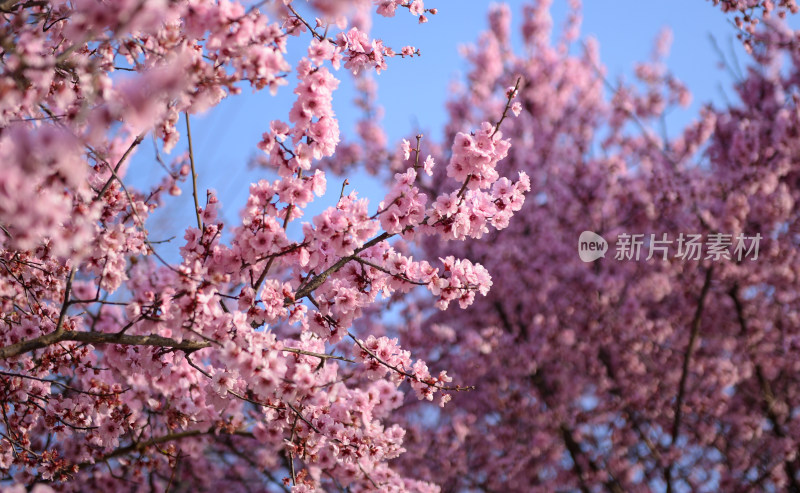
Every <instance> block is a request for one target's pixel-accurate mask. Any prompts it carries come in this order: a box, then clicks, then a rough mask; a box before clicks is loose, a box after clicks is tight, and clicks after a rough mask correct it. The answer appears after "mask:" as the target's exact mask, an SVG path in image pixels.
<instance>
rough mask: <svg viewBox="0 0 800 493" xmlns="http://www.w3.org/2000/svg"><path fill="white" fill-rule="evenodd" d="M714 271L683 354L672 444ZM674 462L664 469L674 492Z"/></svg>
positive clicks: (708, 272)
mask: <svg viewBox="0 0 800 493" xmlns="http://www.w3.org/2000/svg"><path fill="white" fill-rule="evenodd" d="M713 272H714V267H713V266H712V267H709V268H708V270H706V277H705V280H704V281H703V287H702V289H701V290H700V299H699V300H698V302H697V309H696V310H695V312H694V318H693V319H692V326H691V333H690V334H689V344H688V345H687V346H686V351H685V352H684V354H683V367H682V368H681V379H680V382H679V383H678V396H677V397H676V399H675V417H674V419H673V421H672V433H671V444H672V445H675V441H676V440H677V439H678V433H679V431H680V426H681V418H682V417H683V409H682V407H683V400H684V398H685V396H686V381H687V380H688V378H689V363H690V361H691V359H692V354H693V353H694V348H695V346H696V345H697V339H698V337H699V335H700V321H701V319H702V318H703V308H704V306H705V302H706V297H707V296H708V291H709V288H710V287H711V275H712V273H713ZM673 466H674V463H670V464H669V466H667V468H666V469H665V470H664V480H665V482H666V483H667V493H672V467H673Z"/></svg>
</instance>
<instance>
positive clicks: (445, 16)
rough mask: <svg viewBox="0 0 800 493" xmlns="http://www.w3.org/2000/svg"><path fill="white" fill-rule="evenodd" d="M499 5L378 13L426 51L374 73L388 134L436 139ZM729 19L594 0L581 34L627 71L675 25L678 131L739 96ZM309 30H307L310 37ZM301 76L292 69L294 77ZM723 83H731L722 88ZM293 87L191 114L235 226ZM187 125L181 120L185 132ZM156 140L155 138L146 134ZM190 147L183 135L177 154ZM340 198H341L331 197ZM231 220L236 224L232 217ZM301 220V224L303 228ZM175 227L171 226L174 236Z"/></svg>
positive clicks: (141, 154) (182, 200) (460, 0)
mask: <svg viewBox="0 0 800 493" xmlns="http://www.w3.org/2000/svg"><path fill="white" fill-rule="evenodd" d="M491 3H492V2H489V1H484V0H426V7H428V8H432V7H436V8H437V9H438V10H439V14H438V15H436V16H431V17H430V22H428V23H427V24H422V25H420V24H417V22H416V18H414V17H412V16H410V15H408V13H407V12H405V11H404V10H403V11H402V12H401V11H400V10H398V15H397V16H396V17H394V18H391V19H384V18H381V17H376V18H375V19H374V24H373V29H372V33H373V36H375V37H378V38H382V39H383V40H384V42H385V44H386V45H388V46H392V47H395V48H399V47H402V46H403V45H407V44H412V45H414V46H416V47H417V48H419V49H420V50H421V52H422V56H421V57H415V58H412V59H400V58H396V59H391V60H389V69H388V70H387V71H385V72H383V73H382V74H381V75H379V76H378V77H377V82H378V84H379V102H380V104H381V105H382V106H383V107H384V109H385V116H384V118H383V124H384V128H385V129H386V132H387V134H388V135H389V138H390V140H391V141H395V140H397V139H399V138H402V137H403V136H407V135H408V134H409V132H411V131H413V130H415V129H416V128H421V129H422V130H423V131H425V132H426V133H427V134H428V135H431V136H434V137H436V138H438V137H439V136H440V135H441V129H442V127H443V125H444V123H445V119H446V113H445V102H446V100H447V98H448V89H449V86H450V83H451V82H452V81H453V80H459V79H461V78H463V74H464V72H465V70H466V69H467V65H466V63H465V61H464V60H463V59H462V58H461V56H460V55H459V47H460V46H463V45H465V44H470V43H473V42H474V41H476V40H477V37H478V35H479V33H480V32H481V31H483V30H485V29H486V28H487V23H486V15H485V14H486V12H487V9H488V7H489V6H490V4H491ZM507 3H509V4H510V6H511V10H512V14H513V16H514V21H513V24H512V32H513V33H514V36H515V37H516V41H517V44H518V42H519V37H520V36H519V34H518V26H519V17H520V13H521V8H522V5H523V4H524V2H523V1H522V0H512V1H509V2H507ZM553 3H554V5H553V8H552V15H553V18H554V26H555V29H556V31H557V30H558V27H559V26H561V25H562V24H563V20H564V17H565V13H566V11H567V2H566V1H564V0H555V1H554V2H553ZM731 19H732V17H730V16H728V15H725V14H722V12H721V11H720V10H719V9H718V8H715V7H713V6H712V5H711V2H710V1H706V0H615V1H613V2H612V1H598V0H588V1H587V2H586V5H584V9H583V24H582V30H581V32H582V37H584V38H585V37H588V36H592V37H594V38H596V39H597V40H598V41H599V44H600V55H601V60H602V61H603V63H604V64H605V66H606V68H607V76H608V78H609V79H611V80H614V79H616V78H617V77H618V76H623V75H624V76H626V77H629V76H630V74H631V73H632V69H633V66H634V64H635V63H636V62H637V61H641V60H648V59H649V57H650V53H651V51H652V46H653V41H654V40H655V38H656V36H657V34H658V33H659V31H660V30H661V29H662V28H663V27H669V28H670V29H671V30H672V32H673V43H672V50H671V52H670V56H669V58H668V59H667V63H668V65H669V66H670V68H671V70H672V71H673V73H674V74H675V75H676V76H677V77H678V78H680V79H681V80H683V81H684V82H685V83H686V84H687V86H688V87H689V88H690V90H691V91H692V94H693V100H692V105H691V107H690V108H689V109H688V110H686V111H681V112H679V113H676V114H673V115H671V116H670V119H669V120H668V125H669V126H670V127H671V133H673V132H675V131H676V130H677V129H679V128H680V127H681V126H683V125H685V124H686V123H688V122H689V121H691V120H692V119H693V115H695V114H696V113H697V110H698V108H699V107H700V105H702V104H703V103H705V102H709V101H712V102H714V103H716V104H718V105H722V104H724V101H725V97H724V96H723V91H724V92H725V93H726V94H727V95H728V96H729V97H733V96H732V94H733V92H732V90H731V84H732V79H731V77H730V75H729V74H728V73H727V72H725V71H724V70H723V69H721V68H720V66H719V61H720V57H719V55H718V53H717V52H716V51H715V49H714V48H713V46H712V43H711V41H710V36H713V37H714V38H715V39H716V40H717V43H718V45H719V46H720V47H721V49H722V50H723V51H724V52H725V55H726V56H730V53H731V50H733V51H735V52H736V56H737V57H738V59H739V61H740V62H746V61H747V56H746V55H744V53H743V51H742V50H741V48H740V46H739V43H738V41H736V40H735V39H734V36H735V30H734V27H733V26H732V24H731V22H730V21H731ZM305 36H309V35H308V34H306V35H305ZM307 43H308V39H306V38H301V39H291V40H290V54H289V59H290V62H292V63H294V61H296V60H297V59H298V58H299V56H302V55H303V54H304V53H303V52H302V49H303V48H304V46H306V45H307ZM336 76H337V78H339V79H340V80H341V81H342V84H341V85H340V88H339V89H338V90H337V91H336V93H335V94H334V109H335V111H336V113H337V116H338V117H339V118H340V126H341V129H342V134H343V136H344V137H345V138H346V136H348V135H353V133H354V132H353V125H354V122H355V121H356V119H357V118H358V116H359V113H358V112H357V110H355V109H354V108H353V107H352V106H351V101H352V99H353V97H354V94H355V93H354V92H353V88H352V84H351V80H350V77H349V74H347V73H346V72H345V71H344V70H342V71H340V72H338V73H337V74H336ZM290 80H291V81H292V82H291V83H292V84H293V83H294V80H295V78H294V75H292V76H291V78H290ZM723 88H724V89H723ZM291 90H292V89H291V86H285V87H282V88H281V89H280V90H279V92H278V94H277V95H276V96H271V95H270V94H269V92H268V91H261V92H258V93H255V94H253V93H252V91H251V90H250V89H249V88H245V89H244V90H243V92H242V95H240V96H236V97H232V98H229V99H228V100H226V101H224V102H223V103H222V104H221V105H220V106H218V107H217V108H215V109H213V110H211V111H209V112H207V113H206V114H204V115H195V116H192V136H193V143H194V153H195V160H196V162H197V168H198V175H199V180H198V189H199V190H200V195H201V197H204V196H205V193H204V191H205V190H206V189H214V190H216V191H217V193H218V196H219V198H220V200H221V201H222V204H223V211H224V217H225V218H226V219H227V220H228V227H230V226H234V225H235V223H234V221H236V220H237V219H238V214H239V210H240V209H241V207H242V205H243V204H244V202H245V201H246V199H247V191H248V186H249V184H250V183H251V182H252V181H255V180H258V179H261V178H269V179H274V177H272V176H270V175H269V174H268V173H267V172H266V171H265V170H258V169H255V170H253V169H249V168H248V167H247V163H248V161H249V160H250V158H251V157H252V156H253V155H255V154H256V153H257V152H259V151H258V150H257V149H256V147H255V144H256V143H257V142H258V141H259V140H260V136H261V134H262V133H263V132H264V131H265V130H266V129H267V128H268V126H269V122H270V121H271V120H273V119H284V120H286V119H287V115H288V110H289V108H290V107H291V105H292V102H293V101H294V94H292V92H291ZM184 128H185V127H184V123H183V121H181V122H180V123H179V129H180V130H181V132H183V130H184ZM148 140H149V139H148ZM185 148H186V141H185V139H184V140H182V142H181V143H179V144H178V146H177V147H176V150H175V151H173V154H174V153H177V152H181V151H182V150H183V149H185ZM152 156H153V152H152V145H151V144H149V142H148V141H146V142H145V145H143V146H141V148H140V150H139V151H138V153H137V155H136V157H135V159H134V160H133V162H132V164H131V170H130V171H129V172H128V177H129V178H128V180H130V181H132V182H133V183H144V182H147V181H148V179H149V180H150V182H153V181H156V180H157V178H156V177H160V174H159V173H160V171H159V168H158V166H157V165H154V164H153V159H152ZM348 179H349V181H350V182H351V183H353V185H352V187H351V188H350V189H353V188H355V189H356V190H358V191H359V194H360V195H361V196H367V197H369V198H370V199H371V203H372V209H374V208H376V207H377V201H378V200H380V198H381V197H382V195H383V194H382V193H381V186H380V184H378V183H377V182H376V181H374V180H371V179H369V178H367V177H365V176H360V175H359V176H348ZM341 181H342V178H339V177H334V176H332V175H329V178H328V189H329V194H328V195H327V196H326V197H325V200H322V201H320V203H318V204H317V205H314V204H312V207H310V209H309V211H308V214H307V215H306V216H305V218H304V219H303V220H310V214H311V213H312V212H313V211H319V210H321V209H322V206H323V205H324V206H327V205H330V204H331V203H332V202H333V201H335V197H338V191H339V190H340V188H341ZM190 187H191V186H190V184H188V183H187V184H185V185H184V187H183V191H184V193H183V195H182V196H181V197H179V198H177V199H175V198H168V199H167V204H166V206H165V207H164V209H163V210H162V211H160V212H159V213H157V214H156V215H155V216H154V217H153V218H152V219H151V220H150V221H149V229H150V231H151V238H152V239H153V240H160V239H163V238H165V237H167V236H171V235H174V234H176V233H178V232H179V231H178V229H177V228H179V229H180V234H178V240H177V244H176V242H175V241H173V242H172V244H171V245H162V247H160V251H162V253H164V254H165V255H167V256H168V257H170V258H172V259H175V258H176V257H175V256H174V253H175V252H176V251H177V247H178V246H179V244H180V242H181V241H182V240H180V237H181V236H182V235H183V233H182V231H183V228H184V227H185V226H186V225H191V224H192V223H193V221H192V217H193V214H192V209H193V206H192V203H191V188H190ZM334 195H335V197H334ZM232 223H234V224H232ZM298 226H299V224H298V225H296V226H295V229H294V230H295V231H297V229H298ZM168 232H169V233H168Z"/></svg>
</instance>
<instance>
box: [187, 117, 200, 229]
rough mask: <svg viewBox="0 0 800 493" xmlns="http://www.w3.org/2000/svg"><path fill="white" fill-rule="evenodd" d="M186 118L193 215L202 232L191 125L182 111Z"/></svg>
mask: <svg viewBox="0 0 800 493" xmlns="http://www.w3.org/2000/svg"><path fill="white" fill-rule="evenodd" d="M183 117H184V118H185V119H186V137H187V138H188V139H189V165H190V166H191V168H192V197H193V198H194V215H195V217H196V218H197V229H199V230H200V233H201V234H202V232H203V221H202V220H201V219H200V202H198V201H197V171H196V170H195V167H194V150H193V149H192V127H191V126H189V112H188V111H184V112H183Z"/></svg>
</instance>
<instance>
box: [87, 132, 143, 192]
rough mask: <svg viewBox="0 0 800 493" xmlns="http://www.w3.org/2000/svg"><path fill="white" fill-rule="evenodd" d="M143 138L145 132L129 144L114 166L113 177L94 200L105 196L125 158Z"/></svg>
mask: <svg viewBox="0 0 800 493" xmlns="http://www.w3.org/2000/svg"><path fill="white" fill-rule="evenodd" d="M142 140H144V134H139V135H137V136H136V138H135V139H133V142H132V143H131V145H130V146H128V149H127V150H126V151H125V154H123V155H122V157H121V158H119V161H117V165H116V166H114V171H113V172H112V173H111V177H110V178H109V179H108V181H107V182H106V184H105V185H103V188H101V189H100V191H99V192H97V196H96V197H95V198H94V200H92V202H97V201H98V200H100V199H101V198H102V197H103V194H105V193H106V191H107V190H108V187H110V186H111V184H112V183H113V182H114V179H115V178H116V177H117V173H118V172H119V170H120V168H121V167H122V164H123V163H124V162H125V160H126V159H127V158H128V156H129V155H130V154H131V152H133V149H134V148H135V147H136V146H138V145H139V144H141V142H142Z"/></svg>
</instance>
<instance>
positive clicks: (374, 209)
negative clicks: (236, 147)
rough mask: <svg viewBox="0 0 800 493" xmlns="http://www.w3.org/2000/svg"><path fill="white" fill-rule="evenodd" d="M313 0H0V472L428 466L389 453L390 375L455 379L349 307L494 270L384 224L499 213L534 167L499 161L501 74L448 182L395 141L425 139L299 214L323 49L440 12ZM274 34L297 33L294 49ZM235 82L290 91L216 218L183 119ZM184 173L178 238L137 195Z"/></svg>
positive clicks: (96, 482) (321, 149)
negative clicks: (188, 202)
mask: <svg viewBox="0 0 800 493" xmlns="http://www.w3.org/2000/svg"><path fill="white" fill-rule="evenodd" d="M309 3H310V5H307V4H306V3H305V2H302V5H300V2H291V1H281V2H278V1H264V2H259V3H258V4H255V5H245V4H242V3H238V2H235V1H234V2H231V1H228V0H221V1H219V2H214V1H207V0H175V1H139V0H131V1H128V0H120V1H114V2H101V1H97V0H77V1H69V2H66V1H60V0H54V1H26V0H20V1H16V0H4V1H2V2H0V14H1V15H2V23H0V94H2V98H1V99H0V162H2V163H3V171H2V174H0V230H1V233H0V304H1V305H2V309H1V310H0V313H2V319H0V320H1V321H0V327H1V328H0V361H2V363H1V364H0V393H1V394H2V408H1V410H2V422H0V474H1V475H2V480H0V481H2V484H4V485H5V486H8V487H12V486H13V488H12V491H26V490H27V489H32V490H33V491H39V492H42V491H50V490H51V489H57V490H62V491H123V490H128V489H134V490H144V491H167V490H176V489H177V490H182V491H209V490H215V489H218V490H219V489H221V490H222V491H254V490H259V491H293V492H306V491H319V490H321V489H323V488H324V489H337V488H338V489H343V490H347V491H366V490H371V491H376V490H378V491H437V490H438V487H437V486H435V485H434V484H432V483H428V482H423V481H418V480H416V479H415V476H416V475H415V474H410V475H407V476H406V475H403V474H401V473H399V472H398V471H397V470H396V469H395V468H394V466H393V464H392V463H391V462H390V461H391V460H392V459H394V458H396V457H397V456H399V455H401V454H402V453H403V452H404V450H405V448H404V435H405V430H404V429H403V428H402V427H401V426H399V425H398V424H396V423H395V422H394V420H392V419H390V417H391V414H392V413H393V411H394V410H395V409H396V408H397V407H398V406H400V405H401V404H402V402H403V395H404V392H406V391H407V389H406V387H405V386H404V385H403V384H404V383H406V384H408V385H409V388H410V390H411V391H412V393H414V394H416V395H417V396H418V397H419V398H420V399H423V398H427V399H429V400H430V399H432V398H433V396H434V394H438V395H441V396H442V397H441V400H442V402H445V401H446V400H447V396H449V395H450V393H451V392H456V391H460V390H464V388H462V387H461V386H459V385H456V384H451V383H450V382H451V379H450V377H449V376H448V375H447V373H446V372H445V371H442V372H439V373H436V374H431V373H430V372H429V370H428V368H427V366H426V364H425V363H424V361H422V360H419V359H412V355H411V354H410V353H409V352H408V351H407V350H404V349H402V348H400V347H399V346H398V343H397V340H392V339H387V338H385V337H381V336H376V335H375V334H369V333H356V332H354V329H353V328H352V326H353V321H354V320H355V319H357V318H359V317H360V315H361V313H362V311H363V310H364V309H368V308H369V307H370V306H371V305H373V304H375V303H376V301H379V300H381V299H383V298H390V297H392V295H393V294H394V293H402V292H407V291H410V290H411V289H412V288H415V287H418V286H419V287H423V288H425V289H427V290H428V291H429V292H430V293H431V295H432V297H433V299H435V300H436V302H437V303H438V304H439V305H440V306H442V307H446V306H447V305H448V304H449V303H450V302H451V301H458V302H459V304H460V305H462V306H467V305H469V304H470V303H471V302H472V301H473V300H474V298H475V293H479V294H482V295H485V294H486V293H487V291H488V289H489V287H490V285H491V279H490V277H489V274H488V273H487V271H486V269H484V268H483V267H482V266H480V265H479V264H474V263H472V262H470V261H469V260H466V259H460V258H456V257H452V256H449V257H446V258H441V259H437V258H431V260H430V261H428V260H425V259H422V258H418V259H414V258H412V257H411V256H410V255H408V254H405V253H403V252H404V250H403V248H399V249H398V248H395V246H394V245H393V242H394V241H395V239H397V238H399V237H400V236H402V237H403V239H404V240H405V241H409V242H410V241H413V240H414V239H416V238H418V237H424V236H447V237H449V238H458V239H465V238H468V237H472V238H474V237H479V236H481V235H482V234H483V233H484V232H485V231H486V230H488V229H492V230H494V229H496V228H502V227H505V226H506V225H507V224H508V222H509V218H510V216H511V215H512V213H513V211H516V210H519V208H520V207H521V205H522V203H523V194H524V192H526V191H528V189H529V179H528V177H527V175H525V174H524V173H518V174H515V175H514V176H512V177H510V178H511V179H513V180H515V181H514V182H511V181H509V179H508V178H506V177H503V178H501V177H500V175H499V174H498V172H497V171H496V166H497V163H498V162H499V161H500V160H502V159H503V158H505V157H506V155H507V154H508V151H509V148H510V142H509V141H508V140H507V139H504V138H503V136H502V132H501V130H500V127H501V123H503V120H504V119H505V118H506V116H507V115H508V112H509V108H510V107H511V104H512V98H513V96H514V93H513V92H511V93H509V95H508V98H507V101H506V103H505V106H504V108H505V109H503V108H501V109H500V111H498V112H497V114H496V115H493V116H492V118H490V119H488V120H487V122H482V123H480V124H478V125H475V126H470V127H465V128H464V129H462V131H461V132H460V133H458V135H457V136H456V137H454V143H453V148H454V153H453V157H452V159H450V160H449V161H444V162H440V164H439V167H445V168H446V169H447V172H448V174H450V176H451V177H452V179H451V180H450V187H449V188H448V189H447V190H443V191H442V193H440V194H437V195H428V194H427V193H425V192H423V191H422V190H421V189H420V188H419V186H418V184H419V180H420V178H419V174H420V173H424V172H427V173H432V172H433V170H434V166H435V165H436V163H435V161H434V160H433V158H431V157H427V158H423V159H420V155H419V146H417V148H416V149H415V150H414V151H412V150H411V148H410V146H408V145H405V146H400V147H399V148H397V149H395V150H394V152H396V153H398V154H401V155H403V154H404V155H405V156H406V157H408V155H409V154H410V153H412V152H415V153H416V154H415V156H416V158H417V160H416V161H415V162H414V163H412V164H409V165H408V166H407V167H406V168H405V169H403V170H400V171H399V172H398V173H397V174H396V176H395V179H394V182H393V185H392V187H391V189H390V190H389V192H388V195H387V196H386V198H385V200H384V201H383V202H381V203H380V204H377V205H375V204H369V203H368V202H367V201H366V200H364V199H360V198H359V197H358V195H357V193H356V192H351V193H349V194H344V193H342V194H341V196H340V197H339V199H338V201H336V202H335V204H334V205H333V206H331V207H329V208H327V209H325V210H324V211H323V212H322V213H320V214H318V215H316V216H314V217H313V218H310V220H308V221H306V222H304V223H303V225H302V232H301V234H300V235H299V238H291V237H289V236H288V235H287V227H288V226H289V224H290V223H291V222H294V221H299V220H300V219H301V218H302V217H303V212H304V210H305V209H306V207H307V206H308V204H309V203H311V202H312V201H313V200H314V197H315V196H321V195H322V194H323V193H324V192H325V189H326V172H325V170H326V169H328V168H327V165H325V164H324V161H325V160H326V159H328V158H331V157H332V156H334V155H335V153H336V149H337V145H338V143H339V140H340V138H339V126H338V122H337V119H336V116H335V114H334V112H333V110H332V97H333V94H334V92H335V90H336V88H337V85H338V84H339V81H338V79H337V78H336V76H335V74H336V73H337V71H338V73H344V74H347V73H354V74H357V77H363V75H364V74H367V73H371V72H375V73H380V72H381V71H383V70H386V69H387V68H388V66H389V63H390V62H392V61H393V60H391V59H392V58H400V57H412V56H417V55H418V54H419V52H418V51H417V50H416V49H414V48H413V47H411V46H405V47H396V48H395V49H393V48H391V47H389V46H386V45H384V44H383V43H382V42H381V41H380V39H377V38H373V37H372V36H371V35H370V33H369V32H368V30H367V29H365V27H364V26H365V22H363V19H364V18H365V16H366V15H368V13H369V11H370V9H376V11H377V14H379V15H383V16H387V17H392V16H395V15H396V14H398V15H399V14H403V15H411V16H415V17H416V18H417V19H418V20H419V22H420V23H423V22H426V21H427V20H428V18H429V16H432V15H434V14H436V10H435V9H432V8H430V9H429V8H426V6H425V5H424V4H423V2H422V0H413V1H401V0H385V1H381V2H376V4H377V5H374V4H373V2H370V1H368V0H362V1H344V0H342V1H331V0H328V1H322V0H314V1H311V2H309ZM290 44H294V45H296V46H298V47H299V49H301V50H303V51H304V52H305V56H304V57H303V58H302V59H301V60H300V61H299V62H297V63H296V64H294V65H291V64H290V63H289V62H288V61H287V57H286V56H285V55H286V52H287V50H288V48H289V45H290ZM295 78H296V82H292V83H291V84H290V82H289V81H290V80H294V79H295ZM365 80H366V79H365ZM362 84H367V82H362ZM288 85H291V86H292V87H293V89H291V88H290V87H282V86H288ZM247 86H250V87H251V88H252V89H253V90H263V89H269V91H270V92H271V93H272V94H274V95H280V96H282V97H292V98H293V99H294V105H293V107H292V108H291V111H290V112H289V114H288V115H285V118H283V119H280V120H275V121H272V122H271V123H268V124H267V125H266V126H265V129H264V134H263V139H262V140H261V141H260V142H258V143H256V142H254V143H253V144H254V149H255V148H256V147H257V148H258V149H260V152H262V153H263V154H262V159H260V160H259V162H260V163H261V164H262V165H263V166H264V168H265V169H264V176H265V179H263V180H260V181H258V182H257V183H253V184H252V185H251V186H250V193H249V198H248V200H247V204H246V206H245V208H244V209H243V210H242V212H241V221H239V222H237V223H235V224H227V225H226V224H224V223H223V221H221V220H220V215H219V211H220V207H221V205H220V203H219V201H218V199H217V197H216V196H215V195H214V193H212V192H205V193H204V192H203V191H202V190H198V189H197V173H196V171H197V170H196V168H195V162H194V161H195V157H194V153H193V147H192V140H191V126H190V120H191V115H193V114H196V113H200V112H203V111H206V110H207V109H209V108H212V107H214V106H215V105H217V104H218V103H219V102H220V101H221V100H223V99H224V98H227V97H231V96H235V95H236V94H238V93H240V92H241V91H242V90H243V89H244V88H247ZM149 138H155V139H157V141H158V143H157V150H158V153H157V155H156V156H155V157H154V159H156V160H157V161H158V162H159V163H161V164H162V166H163V180H161V182H159V183H153V184H151V185H152V186H151V187H150V188H143V189H137V188H134V187H133V186H131V184H130V181H131V180H129V179H128V178H129V177H130V176H131V175H135V173H136V171H135V169H132V168H133V166H132V165H131V164H130V163H131V159H132V155H133V154H134V153H136V152H137V151H139V150H140V144H141V143H142V142H143V140H144V139H149ZM184 143H185V144H188V152H187V153H185V154H181V155H179V156H178V157H176V158H174V159H173V160H172V161H171V162H165V161H164V160H163V159H162V153H165V156H166V155H167V154H168V153H169V152H170V151H171V150H172V149H174V148H175V147H176V146H178V145H179V144H180V145H184ZM184 181H185V182H187V187H189V185H191V186H190V188H191V190H192V195H193V201H194V213H193V220H192V223H191V224H174V225H172V226H173V227H174V228H175V232H176V236H178V237H182V238H183V239H182V240H181V244H180V260H179V261H177V262H168V261H167V260H166V259H165V257H164V256H162V255H161V254H160V253H159V250H160V249H161V248H162V245H161V244H158V243H156V242H155V241H154V240H152V239H151V238H150V237H149V236H148V230H147V226H148V224H147V219H148V216H150V215H151V214H152V213H153V212H154V211H155V210H156V209H157V208H158V207H159V206H160V205H161V204H162V203H163V201H164V200H168V197H167V196H168V195H176V194H179V193H180V191H181V188H180V186H179V184H180V183H181V182H184ZM126 182H127V183H126ZM343 192H344V191H343ZM500 200H511V201H512V202H513V205H512V206H510V207H503V208H498V207H495V206H494V205H493V204H495V203H497V202H498V201H500ZM476 215H478V217H479V219H475V217H474V216H476ZM465 218H469V220H466V219H465ZM453 224H458V225H459V226H458V227H453Z"/></svg>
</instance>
